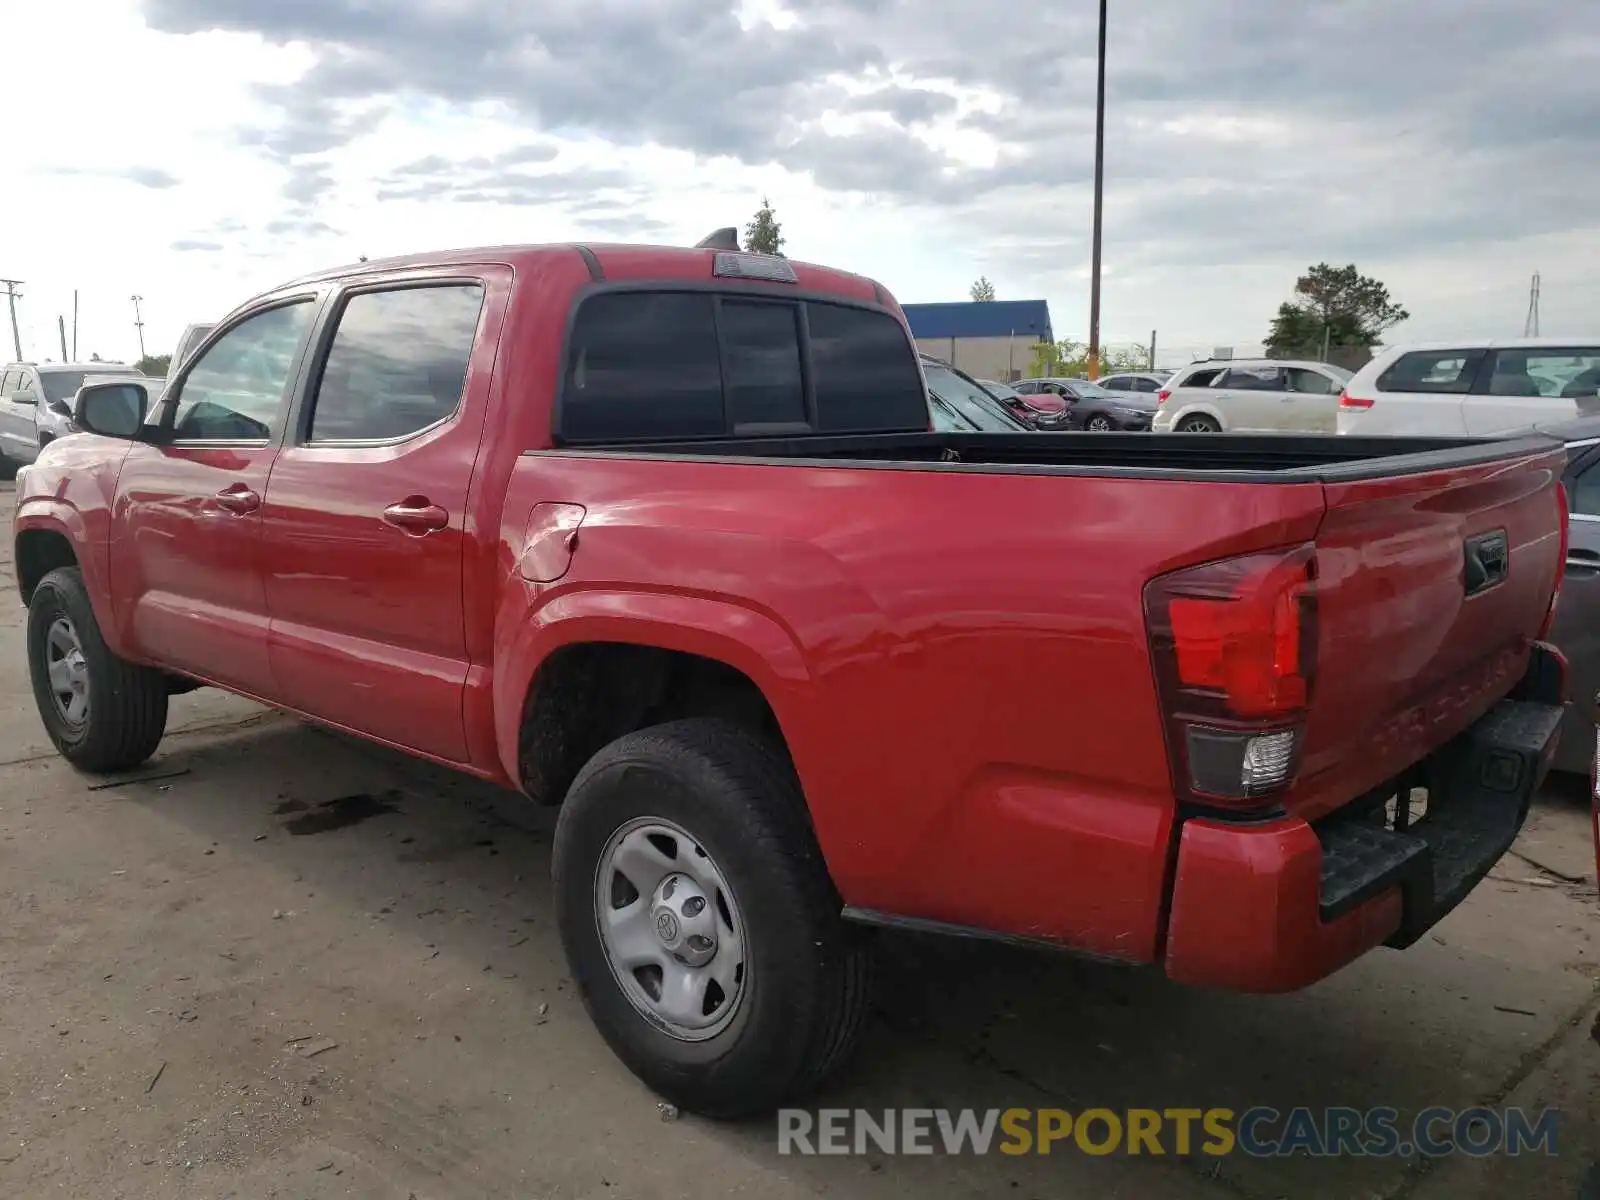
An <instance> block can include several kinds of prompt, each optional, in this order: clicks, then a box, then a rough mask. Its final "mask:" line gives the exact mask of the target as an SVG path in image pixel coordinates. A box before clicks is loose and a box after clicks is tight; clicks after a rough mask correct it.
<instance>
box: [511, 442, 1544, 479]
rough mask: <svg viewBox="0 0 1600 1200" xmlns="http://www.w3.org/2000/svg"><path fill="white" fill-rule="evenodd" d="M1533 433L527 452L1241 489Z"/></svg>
mask: <svg viewBox="0 0 1600 1200" xmlns="http://www.w3.org/2000/svg"><path fill="white" fill-rule="evenodd" d="M1555 445H1557V443H1556V442H1555V441H1554V440H1553V439H1551V438H1547V437H1544V436H1541V435H1537V434H1530V435H1524V436H1519V437H1516V438H1510V439H1505V440H1493V439H1489V440H1486V439H1483V438H1465V437H1460V438H1454V437H1369V438H1362V437H1328V436H1326V435H1321V434H1228V435H1220V434H1219V435H1204V434H1192V435H1178V434H1152V433H1087V432H1064V433H1016V434H1010V433H949V432H933V433H894V434H871V435H854V436H850V435H846V436H823V437H817V436H807V437H768V438H762V437H747V438H732V439H723V440H708V441H676V442H630V443H629V444H627V445H626V446H621V445H618V446H608V445H586V446H583V447H570V448H557V449H555V450H548V451H531V452H530V453H544V454H560V455H569V454H583V455H605V456H622V457H629V458H636V457H639V456H643V455H648V456H650V457H659V458H668V459H682V460H687V461H705V460H707V459H718V460H720V459H727V458H736V459H739V460H741V461H746V462H751V463H770V464H773V465H782V464H786V463H787V464H790V465H798V464H801V463H806V464H811V465H822V464H839V463H841V462H848V463H849V464H850V465H851V466H855V467H875V468H887V469H902V470H903V469H907V468H915V469H918V470H926V469H941V470H952V471H958V472H973V471H987V472H1004V473H1013V474H1039V475H1052V474H1067V475H1089V476H1113V477H1121V478H1153V479H1169V480H1196V481H1200V480H1209V481H1218V482H1220V481H1233V482H1239V483H1247V482H1258V483H1287V482H1304V483H1313V482H1322V483H1344V482H1355V481H1358V480H1363V479H1376V478H1383V477H1386V476H1393V475H1409V474H1413V473H1416V472H1420V471H1438V470H1450V469H1453V468H1458V467H1465V466H1472V465H1475V464H1480V463H1486V462H1493V461H1496V460H1498V459H1511V458H1517V457H1520V456H1523V455H1527V454H1530V453H1539V452H1541V451H1548V450H1550V449H1552V448H1553V447H1554V446H1555Z"/></svg>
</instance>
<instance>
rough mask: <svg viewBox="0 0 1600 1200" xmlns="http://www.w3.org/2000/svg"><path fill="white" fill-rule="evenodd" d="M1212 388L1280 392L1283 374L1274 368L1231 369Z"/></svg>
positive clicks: (1282, 386)
mask: <svg viewBox="0 0 1600 1200" xmlns="http://www.w3.org/2000/svg"><path fill="white" fill-rule="evenodd" d="M1212 386H1213V387H1218V388H1231V389H1233V390H1235V391H1243V392H1281V391H1282V390H1283V388H1284V383H1283V372H1282V371H1280V370H1278V369H1277V368H1276V367H1233V368H1231V369H1230V370H1229V371H1228V373H1227V374H1226V375H1224V376H1223V377H1222V378H1221V379H1220V380H1218V381H1217V382H1216V383H1214V384H1212Z"/></svg>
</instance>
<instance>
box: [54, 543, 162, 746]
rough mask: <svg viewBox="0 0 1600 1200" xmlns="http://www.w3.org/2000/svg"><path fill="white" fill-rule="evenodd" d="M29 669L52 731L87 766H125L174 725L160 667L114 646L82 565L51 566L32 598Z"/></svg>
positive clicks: (59, 743) (157, 743)
mask: <svg viewBox="0 0 1600 1200" xmlns="http://www.w3.org/2000/svg"><path fill="white" fill-rule="evenodd" d="M28 674H29V675H30V676H31V678H32V681H33V698H34V703H35V704H36V705H37V706H38V709H39V718H40V720H42V721H43V722H44V727H45V732H47V733H48V734H49V735H50V740H51V741H52V742H54V743H55V746H56V749H57V750H59V751H60V752H61V755H62V757H63V758H65V759H66V760H67V761H68V762H70V763H72V764H73V765H74V766H76V767H81V768H82V769H83V770H85V771H94V772H111V771H126V770H128V769H130V768H132V767H137V766H138V765H139V764H140V763H142V762H144V761H145V759H147V758H149V757H150V756H151V755H152V754H154V753H155V752H156V747H157V746H159V745H160V744H161V738H162V735H163V734H164V733H165V732H166V728H167V685H166V680H165V678H164V677H163V676H162V674H161V672H159V671H154V670H151V669H150V668H149V667H141V666H137V665H135V664H134V663H130V662H127V661H126V660H124V659H121V658H118V657H117V656H116V655H115V654H113V653H112V652H111V650H110V648H109V647H108V646H107V645H106V643H105V639H104V638H103V637H102V636H101V634H100V624H99V622H97V621H96V620H95V616H94V608H93V606H92V605H91V604H90V603H89V593H88V590H87V589H86V588H85V587H84V586H83V575H82V573H81V572H80V571H79V570H78V568H77V567H61V568H58V569H57V570H54V571H51V572H50V573H49V574H48V575H46V576H45V577H44V578H43V579H42V580H40V581H39V585H38V586H37V587H36V588H34V590H33V597H32V599H31V600H30V601H29V603H28Z"/></svg>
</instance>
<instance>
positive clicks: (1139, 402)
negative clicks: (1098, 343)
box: [1060, 379, 1156, 433]
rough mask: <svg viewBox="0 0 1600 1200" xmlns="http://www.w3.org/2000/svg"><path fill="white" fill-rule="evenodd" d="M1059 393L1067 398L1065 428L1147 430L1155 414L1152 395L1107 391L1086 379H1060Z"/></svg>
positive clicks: (1099, 430)
mask: <svg viewBox="0 0 1600 1200" xmlns="http://www.w3.org/2000/svg"><path fill="white" fill-rule="evenodd" d="M1060 395H1061V397H1062V398H1063V399H1065V400H1066V401H1067V402H1068V407H1067V419H1066V420H1065V421H1064V422H1063V424H1064V425H1065V426H1066V428H1068V429H1087V430H1089V431H1090V432H1092V433H1109V432H1111V431H1112V430H1146V429H1149V428H1150V422H1151V421H1152V420H1153V419H1154V417H1155V415H1156V401H1155V397H1154V396H1145V395H1141V394H1140V393H1137V392H1112V391H1107V390H1106V389H1105V388H1103V387H1101V386H1100V385H1099V384H1097V383H1090V382H1089V381H1088V380H1087V379H1067V380H1062V381H1061V392H1060Z"/></svg>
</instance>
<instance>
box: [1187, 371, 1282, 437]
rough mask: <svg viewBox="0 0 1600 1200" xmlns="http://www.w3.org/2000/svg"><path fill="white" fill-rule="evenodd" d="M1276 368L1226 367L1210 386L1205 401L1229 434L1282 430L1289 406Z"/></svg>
mask: <svg viewBox="0 0 1600 1200" xmlns="http://www.w3.org/2000/svg"><path fill="white" fill-rule="evenodd" d="M1286 388H1287V384H1286V383H1285V381H1284V376H1283V370H1282V368H1280V367H1270V366H1265V367H1256V366H1252V367H1230V368H1229V369H1228V370H1227V371H1226V372H1224V373H1223V375H1222V376H1221V377H1220V378H1219V379H1218V380H1217V381H1216V382H1215V383H1213V384H1212V385H1211V391H1210V393H1209V395H1208V396H1207V399H1209V400H1211V401H1212V402H1213V403H1215V405H1216V407H1217V411H1218V412H1220V413H1221V414H1222V419H1223V428H1224V429H1226V430H1228V431H1229V432H1231V433H1242V432H1259V431H1261V430H1273V429H1282V428H1284V427H1285V422H1286V420H1287V416H1286V413H1285V411H1284V410H1285V408H1286V407H1287V406H1288V404H1289V402H1290V398H1289V396H1288V394H1287V391H1286Z"/></svg>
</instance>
